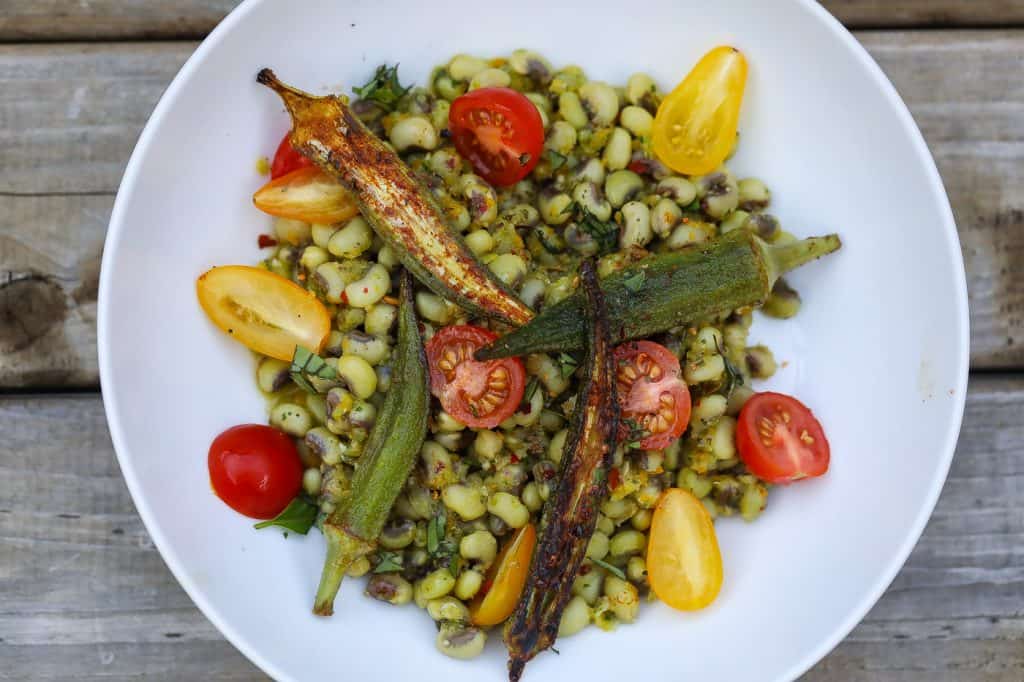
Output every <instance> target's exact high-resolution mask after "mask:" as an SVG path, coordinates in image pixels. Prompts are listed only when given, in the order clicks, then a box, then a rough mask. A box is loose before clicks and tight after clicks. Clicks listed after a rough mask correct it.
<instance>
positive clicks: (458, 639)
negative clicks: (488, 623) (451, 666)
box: [435, 622, 487, 660]
mask: <svg viewBox="0 0 1024 682" xmlns="http://www.w3.org/2000/svg"><path fill="white" fill-rule="evenodd" d="M486 643H487V633H485V632H484V631H483V630H481V629H479V628H475V627H469V626H466V625H463V624H459V623H457V622H442V623H441V629H440V630H439V631H438V633H437V639H436V641H435V644H436V646H437V650H438V651H440V652H441V653H442V654H444V655H445V656H448V657H450V658H457V659H462V660H465V659H469V658H476V657H477V656H479V655H480V654H481V653H483V650H484V645H485V644H486Z"/></svg>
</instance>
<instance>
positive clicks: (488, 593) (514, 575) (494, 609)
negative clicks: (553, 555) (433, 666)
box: [469, 523, 537, 625]
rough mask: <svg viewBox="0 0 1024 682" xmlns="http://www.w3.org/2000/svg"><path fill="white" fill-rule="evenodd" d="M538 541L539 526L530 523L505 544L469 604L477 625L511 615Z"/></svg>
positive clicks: (473, 619) (471, 616)
mask: <svg viewBox="0 0 1024 682" xmlns="http://www.w3.org/2000/svg"><path fill="white" fill-rule="evenodd" d="M536 544H537V530H536V529H535V528H534V527H533V524H532V523H528V524H526V525H525V526H523V527H522V528H520V529H519V530H518V531H517V532H516V534H515V536H514V537H513V538H512V541H511V542H509V543H508V544H507V545H505V546H504V547H503V548H502V550H501V553H500V554H499V555H498V557H497V558H496V559H495V560H494V563H493V564H492V565H491V570H490V572H489V574H488V576H487V580H486V581H485V582H484V587H483V588H481V590H480V594H478V595H477V597H476V599H474V600H473V602H472V603H471V604H470V605H469V617H470V620H472V621H473V624H474V625H497V624H498V623H501V622H502V621H504V620H505V619H506V618H508V617H509V616H511V615H512V612H513V611H515V608H516V604H517V603H519V595H521V594H522V593H523V586H524V585H526V575H527V573H529V571H530V559H531V558H532V557H533V548H534V546H535V545H536Z"/></svg>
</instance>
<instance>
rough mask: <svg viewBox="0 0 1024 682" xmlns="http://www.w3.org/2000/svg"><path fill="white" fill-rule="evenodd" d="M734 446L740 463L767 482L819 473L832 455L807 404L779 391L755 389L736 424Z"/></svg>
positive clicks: (806, 476)
mask: <svg viewBox="0 0 1024 682" xmlns="http://www.w3.org/2000/svg"><path fill="white" fill-rule="evenodd" d="M736 449H737V450H739V453H740V458H741V459H742V460H743V463H744V464H746V465H747V468H748V469H750V473H752V474H754V475H755V476H757V477H758V478H760V479H761V480H763V481H767V482H768V483H792V482H793V481H799V480H801V479H804V478H814V477H816V476H821V475H822V474H824V473H825V472H826V471H828V465H829V459H830V457H831V455H830V451H829V445H828V439H827V438H825V431H824V429H822V428H821V423H820V422H819V421H818V420H817V419H816V418H815V416H814V414H813V413H812V412H811V411H810V410H809V409H808V408H807V406H806V405H804V404H803V403H801V402H800V401H799V400H797V399H796V398H794V397H792V396H788V395H784V394H782V393H758V394H757V395H755V396H754V397H752V398H751V399H750V400H748V401H747V402H746V404H745V405H744V406H743V409H742V410H741V411H740V416H739V420H738V422H737V424H736Z"/></svg>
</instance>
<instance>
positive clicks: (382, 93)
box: [352, 64, 412, 111]
mask: <svg viewBox="0 0 1024 682" xmlns="http://www.w3.org/2000/svg"><path fill="white" fill-rule="evenodd" d="M411 87H412V86H409V87H402V84H401V83H399V82H398V64H395V65H394V66H388V65H387V64H381V65H380V66H378V67H377V71H376V72H375V73H374V74H373V78H371V79H370V80H369V82H368V83H366V85H364V86H363V87H361V88H352V92H354V93H356V94H357V95H358V96H359V98H360V99H365V100H369V101H371V102H375V103H376V104H377V106H379V107H380V108H381V109H384V110H385V111H394V109H395V106H396V105H397V104H398V100H400V99H401V98H402V96H403V95H405V93H407V92H409V89H410V88H411Z"/></svg>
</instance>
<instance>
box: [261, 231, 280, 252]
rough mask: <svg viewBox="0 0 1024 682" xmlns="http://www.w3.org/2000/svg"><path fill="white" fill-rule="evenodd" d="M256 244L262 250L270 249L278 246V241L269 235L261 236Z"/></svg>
mask: <svg viewBox="0 0 1024 682" xmlns="http://www.w3.org/2000/svg"><path fill="white" fill-rule="evenodd" d="M256 243H257V244H259V245H260V248H261V249H266V248H270V247H271V246H277V240H276V239H274V238H273V237H271V236H270V235H269V234H261V235H260V236H259V237H258V238H257V239H256Z"/></svg>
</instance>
